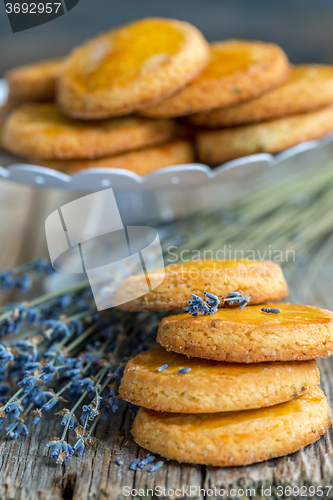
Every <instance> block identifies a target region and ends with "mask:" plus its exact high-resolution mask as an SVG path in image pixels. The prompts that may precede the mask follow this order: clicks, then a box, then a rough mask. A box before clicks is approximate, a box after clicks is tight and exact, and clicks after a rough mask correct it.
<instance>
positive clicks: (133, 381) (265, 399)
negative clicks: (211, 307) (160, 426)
mask: <svg viewBox="0 0 333 500" xmlns="http://www.w3.org/2000/svg"><path fill="white" fill-rule="evenodd" d="M165 365H167V367H166V368H165ZM164 368H165V369H164ZM183 368H186V369H187V370H188V371H187V372H186V373H179V371H178V370H181V369H183ZM319 378H320V376H319V370H318V368H317V365H316V362H315V361H314V360H313V361H289V362H286V363H282V362H280V363H251V364H240V363H223V362H220V361H209V360H206V359H199V358H187V357H186V356H184V355H183V354H176V353H174V352H167V351H166V350H165V349H163V347H153V348H152V349H150V350H149V351H146V352H144V353H142V354H139V355H138V356H136V357H135V358H133V359H131V360H130V361H129V362H128V363H127V365H126V368H125V372H124V376H123V378H122V381H121V385H120V389H119V392H120V394H121V396H122V398H123V399H125V400H127V401H129V402H130V403H132V404H134V405H138V406H144V407H145V408H149V409H151V410H156V411H168V412H172V413H174V412H179V413H216V412H221V411H236V410H247V409H252V408H263V407H265V406H272V405H275V404H278V403H282V402H284V401H289V400H290V399H293V398H295V397H298V396H299V395H301V394H305V393H307V392H308V391H309V390H311V389H314V388H315V387H316V386H317V385H318V384H319Z"/></svg>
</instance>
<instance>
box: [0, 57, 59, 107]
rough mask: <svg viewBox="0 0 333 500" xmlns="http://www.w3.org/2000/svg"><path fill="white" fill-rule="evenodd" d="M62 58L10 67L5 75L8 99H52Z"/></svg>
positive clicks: (17, 101) (13, 101)
mask: <svg viewBox="0 0 333 500" xmlns="http://www.w3.org/2000/svg"><path fill="white" fill-rule="evenodd" d="M62 61H63V59H50V60H48V61H41V62H38V63H34V64H29V65H26V66H20V67H18V68H14V69H11V70H10V71H8V72H7V73H6V75H5V79H6V81H7V84H8V90H9V94H8V101H9V102H10V103H15V104H21V103H24V102H35V101H47V100H51V99H54V95H55V88H56V82H57V78H58V75H59V72H60V68H61V64H62Z"/></svg>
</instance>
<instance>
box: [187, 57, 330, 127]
mask: <svg viewBox="0 0 333 500" xmlns="http://www.w3.org/2000/svg"><path fill="white" fill-rule="evenodd" d="M331 102H333V66H328V65H327V66H325V65H320V64H305V65H301V66H295V67H294V68H293V69H292V71H291V73H290V77H289V79H288V80H287V81H286V82H285V83H283V84H282V85H280V86H279V87H276V88H274V89H273V90H270V91H268V92H266V93H264V94H262V95H260V96H259V97H256V98H255V99H251V100H250V101H247V102H243V103H240V104H237V105H235V106H228V107H224V108H217V109H213V110H211V111H206V112H203V113H198V114H197V115H193V116H190V117H189V118H188V119H189V121H190V123H193V124H194V125H204V126H207V127H212V128H215V127H229V126H233V125H242V124H243V123H251V122H259V121H263V120H268V119H271V118H276V117H279V116H284V115H295V114H298V113H302V112H304V111H310V110H312V109H317V108H320V107H322V106H327V105H328V104H330V103H331Z"/></svg>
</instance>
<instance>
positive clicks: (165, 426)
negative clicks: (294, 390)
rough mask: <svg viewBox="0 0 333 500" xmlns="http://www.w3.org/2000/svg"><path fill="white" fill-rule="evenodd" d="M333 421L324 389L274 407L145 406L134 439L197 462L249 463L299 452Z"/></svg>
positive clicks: (157, 450)
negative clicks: (197, 409) (184, 409)
mask: <svg viewBox="0 0 333 500" xmlns="http://www.w3.org/2000/svg"><path fill="white" fill-rule="evenodd" d="M330 425H331V412H330V408H329V406H328V403H327V399H326V397H325V395H324V393H323V392H322V391H321V390H320V389H319V388H315V389H314V390H312V391H310V392H309V393H308V394H305V395H304V396H301V397H299V398H297V399H293V400H291V401H288V402H286V403H280V404H278V405H275V406H270V407H268V408H260V409H255V410H243V411H237V412H227V413H200V414H181V413H165V412H156V411H153V410H147V409H145V408H140V410H139V412H138V414H137V416H136V418H135V420H134V423H133V427H132V434H133V438H134V441H135V442H136V443H137V444H138V445H140V446H142V447H143V448H146V449H147V450H149V451H151V452H153V453H158V454H160V455H162V456H163V457H166V458H169V459H172V460H177V461H179V462H188V463H193V464H203V465H214V466H233V465H249V464H253V463H256V462H262V461H264V460H268V459H271V458H275V457H280V456H283V455H288V454H289V453H294V452H295V451H298V450H300V449H302V448H304V447H305V446H307V445H309V444H310V443H313V442H315V441H317V439H319V438H320V436H322V435H323V434H324V433H325V432H326V431H327V429H328V428H329V427H330Z"/></svg>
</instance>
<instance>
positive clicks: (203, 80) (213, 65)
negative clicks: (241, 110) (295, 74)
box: [142, 40, 290, 118]
mask: <svg viewBox="0 0 333 500" xmlns="http://www.w3.org/2000/svg"><path fill="white" fill-rule="evenodd" d="M289 70H290V67H289V62H288V59H287V56H286V54H285V53H284V52H283V50H282V49H281V48H280V47H278V46H277V45H274V44H272V43H264V42H255V41H248V40H225V41H223V42H215V43H212V44H211V59H210V61H209V63H208V65H207V66H206V68H205V69H204V70H203V71H202V73H201V74H200V75H199V76H198V77H197V78H196V79H195V80H193V81H192V82H191V83H190V84H189V85H187V86H186V87H185V88H184V89H182V90H181V91H180V92H178V93H177V94H175V95H173V96H171V97H169V98H168V99H165V100H164V101H162V102H161V103H159V104H156V105H155V106H152V107H149V108H148V109H145V110H144V111H143V112H142V114H143V115H144V116H149V117H151V118H161V117H163V118H166V117H171V116H184V115H190V114H192V113H197V112H198V111H204V110H207V109H213V108H217V107H220V106H230V105H232V104H235V103H238V102H240V101H244V100H245V99H250V98H251V97H253V96H257V95H259V94H261V93H262V92H264V91H265V90H268V89H270V88H272V87H275V86H276V85H278V84H280V83H281V82H283V81H284V80H286V79H287V78H288V75H289Z"/></svg>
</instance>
